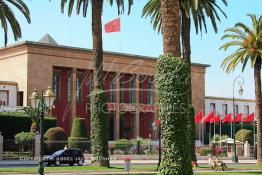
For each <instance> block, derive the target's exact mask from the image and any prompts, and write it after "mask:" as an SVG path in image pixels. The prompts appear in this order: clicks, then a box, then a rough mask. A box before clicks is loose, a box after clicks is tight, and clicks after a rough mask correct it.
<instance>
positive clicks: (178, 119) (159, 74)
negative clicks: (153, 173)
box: [155, 55, 193, 175]
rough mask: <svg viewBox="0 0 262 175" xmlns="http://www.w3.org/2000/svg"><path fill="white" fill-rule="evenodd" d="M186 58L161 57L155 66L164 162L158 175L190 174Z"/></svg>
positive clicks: (191, 172) (188, 78)
mask: <svg viewBox="0 0 262 175" xmlns="http://www.w3.org/2000/svg"><path fill="white" fill-rule="evenodd" d="M188 66H189V65H188V64H187V62H186V60H183V59H179V58H175V57H172V56H168V55H164V56H161V57H160V58H159V59H158V61H157V66H156V76H155V78H156V88H157V91H158V98H157V99H158V107H159V115H160V119H161V130H162V131H161V133H162V140H163V145H164V146H163V161H162V162H161V166H160V169H159V173H160V174H161V175H170V174H172V175H181V174H183V175H191V174H193V171H192V165H191V160H190V157H189V156H188V155H189V154H188V149H186V148H187V146H186V145H187V143H188V137H187V133H188V131H187V129H186V128H187V125H188V122H187V121H188V120H187V119H188V114H189V112H188V109H189V95H188V94H189V90H190V89H189V88H188V87H189V80H190V77H189V74H188Z"/></svg>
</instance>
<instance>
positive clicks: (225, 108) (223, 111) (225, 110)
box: [222, 104, 228, 115]
mask: <svg viewBox="0 0 262 175" xmlns="http://www.w3.org/2000/svg"><path fill="white" fill-rule="evenodd" d="M222 113H223V115H227V113H228V111H227V104H222Z"/></svg>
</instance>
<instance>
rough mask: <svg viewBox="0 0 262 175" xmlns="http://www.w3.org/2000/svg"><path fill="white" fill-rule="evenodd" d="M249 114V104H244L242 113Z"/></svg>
mask: <svg viewBox="0 0 262 175" xmlns="http://www.w3.org/2000/svg"><path fill="white" fill-rule="evenodd" d="M248 114H249V106H248V105H245V106H244V115H248Z"/></svg>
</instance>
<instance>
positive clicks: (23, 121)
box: [0, 112, 57, 139]
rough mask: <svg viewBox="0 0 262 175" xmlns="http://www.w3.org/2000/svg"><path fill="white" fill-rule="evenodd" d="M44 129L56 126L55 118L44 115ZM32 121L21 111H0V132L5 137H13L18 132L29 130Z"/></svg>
mask: <svg viewBox="0 0 262 175" xmlns="http://www.w3.org/2000/svg"><path fill="white" fill-rule="evenodd" d="M44 122H45V123H44V126H45V128H44V131H46V130H47V129H49V128H51V127H55V126H56V123H57V122H56V119H55V118H53V117H45V121H44ZM31 124H32V121H31V119H30V117H28V116H27V115H26V114H25V113H22V112H0V132H1V133H2V135H3V136H4V138H5V139H14V136H15V135H16V134H17V133H20V132H30V127H31Z"/></svg>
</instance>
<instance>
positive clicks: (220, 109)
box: [205, 97, 256, 118]
mask: <svg viewBox="0 0 262 175" xmlns="http://www.w3.org/2000/svg"><path fill="white" fill-rule="evenodd" d="M255 106H256V103H255V100H251V99H241V98H237V99H235V113H236V114H238V113H242V114H243V117H245V116H246V115H248V114H251V113H253V112H255ZM210 111H215V114H218V113H219V114H220V115H221V117H222V118H223V117H224V116H225V115H226V114H229V113H232V114H233V99H232V98H224V97H206V99H205V114H207V113H209V112H210Z"/></svg>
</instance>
